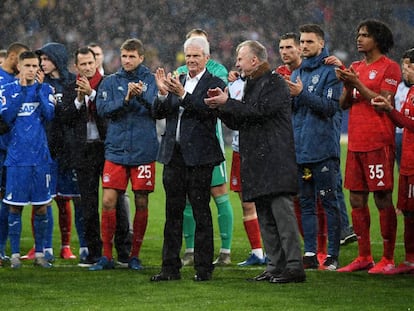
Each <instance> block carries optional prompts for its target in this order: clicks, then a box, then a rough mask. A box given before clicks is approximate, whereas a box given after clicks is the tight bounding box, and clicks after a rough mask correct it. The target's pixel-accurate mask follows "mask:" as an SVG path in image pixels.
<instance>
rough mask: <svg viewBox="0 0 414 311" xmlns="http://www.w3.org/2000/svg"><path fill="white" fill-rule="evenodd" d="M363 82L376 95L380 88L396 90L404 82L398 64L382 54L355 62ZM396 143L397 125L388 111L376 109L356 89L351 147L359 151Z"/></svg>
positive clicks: (351, 125) (352, 115)
mask: <svg viewBox="0 0 414 311" xmlns="http://www.w3.org/2000/svg"><path fill="white" fill-rule="evenodd" d="M351 67H352V68H353V70H354V71H355V72H356V73H357V75H358V77H359V79H360V81H361V82H362V83H363V84H364V85H365V86H366V87H368V88H369V89H370V90H372V91H374V92H375V93H377V94H380V93H381V91H388V92H391V93H393V94H395V93H396V91H397V87H398V84H399V83H400V82H401V69H400V65H398V63H396V62H394V61H393V60H391V59H389V58H388V57H386V56H382V57H381V58H380V59H378V60H377V61H376V62H374V63H372V64H367V63H366V62H365V60H362V61H357V62H354V63H352V65H351ZM389 145H395V126H394V124H393V122H392V121H391V120H390V119H389V118H388V117H387V115H386V113H385V112H377V111H375V109H374V108H373V107H372V106H371V103H370V102H369V101H368V100H367V99H366V98H365V97H363V96H362V95H361V94H360V93H359V92H358V91H357V89H354V90H353V94H352V106H351V108H350V110H349V121H348V149H349V150H351V151H356V152H367V151H372V150H377V149H379V148H382V147H384V146H389Z"/></svg>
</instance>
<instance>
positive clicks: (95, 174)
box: [76, 142, 132, 261]
mask: <svg viewBox="0 0 414 311" xmlns="http://www.w3.org/2000/svg"><path fill="white" fill-rule="evenodd" d="M103 164H104V145H103V143H102V142H94V143H87V144H86V147H85V152H84V154H83V157H82V163H81V165H78V167H77V169H76V172H77V175H78V184H79V189H80V193H81V202H82V214H83V221H84V224H83V226H84V231H85V240H86V243H87V245H88V249H89V256H90V258H94V259H97V258H99V257H101V256H102V240H101V233H100V216H99V183H100V178H101V175H102V170H103ZM124 204H125V199H124V197H123V195H122V196H119V197H118V203H117V208H116V213H117V215H116V217H117V226H116V233H115V247H116V249H117V252H118V259H119V260H121V261H127V260H128V257H129V252H130V249H131V243H132V240H131V234H130V232H129V218H128V213H127V212H126V210H125V206H124ZM127 208H129V206H127Z"/></svg>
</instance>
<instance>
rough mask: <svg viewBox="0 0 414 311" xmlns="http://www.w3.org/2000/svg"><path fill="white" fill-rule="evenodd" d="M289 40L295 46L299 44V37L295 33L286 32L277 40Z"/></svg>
mask: <svg viewBox="0 0 414 311" xmlns="http://www.w3.org/2000/svg"><path fill="white" fill-rule="evenodd" d="M289 39H293V41H294V42H295V44H297V45H299V44H300V38H299V35H298V34H297V33H295V32H287V33H285V34H283V35H281V36H280V38H279V41H281V40H289Z"/></svg>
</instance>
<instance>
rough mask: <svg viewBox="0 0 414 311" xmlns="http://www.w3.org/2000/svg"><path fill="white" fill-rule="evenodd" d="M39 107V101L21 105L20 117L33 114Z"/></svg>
mask: <svg viewBox="0 0 414 311" xmlns="http://www.w3.org/2000/svg"><path fill="white" fill-rule="evenodd" d="M37 107H39V102H35V103H24V104H23V105H22V106H21V107H20V110H19V112H18V113H17V115H18V116H20V117H27V116H30V115H32V114H33V112H34V111H35V110H36V108H37Z"/></svg>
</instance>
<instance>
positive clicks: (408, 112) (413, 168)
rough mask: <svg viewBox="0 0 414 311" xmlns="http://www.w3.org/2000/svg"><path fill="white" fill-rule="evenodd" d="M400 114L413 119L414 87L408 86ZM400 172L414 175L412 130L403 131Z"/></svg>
mask: <svg viewBox="0 0 414 311" xmlns="http://www.w3.org/2000/svg"><path fill="white" fill-rule="evenodd" d="M401 114H403V115H404V116H405V117H407V118H409V119H411V120H414V87H413V86H412V87H410V90H409V91H408V94H407V97H406V99H405V102H404V103H403V104H402V106H401ZM400 174H401V175H406V176H411V175H414V132H412V131H409V130H404V131H403V138H402V151H401V165H400Z"/></svg>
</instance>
